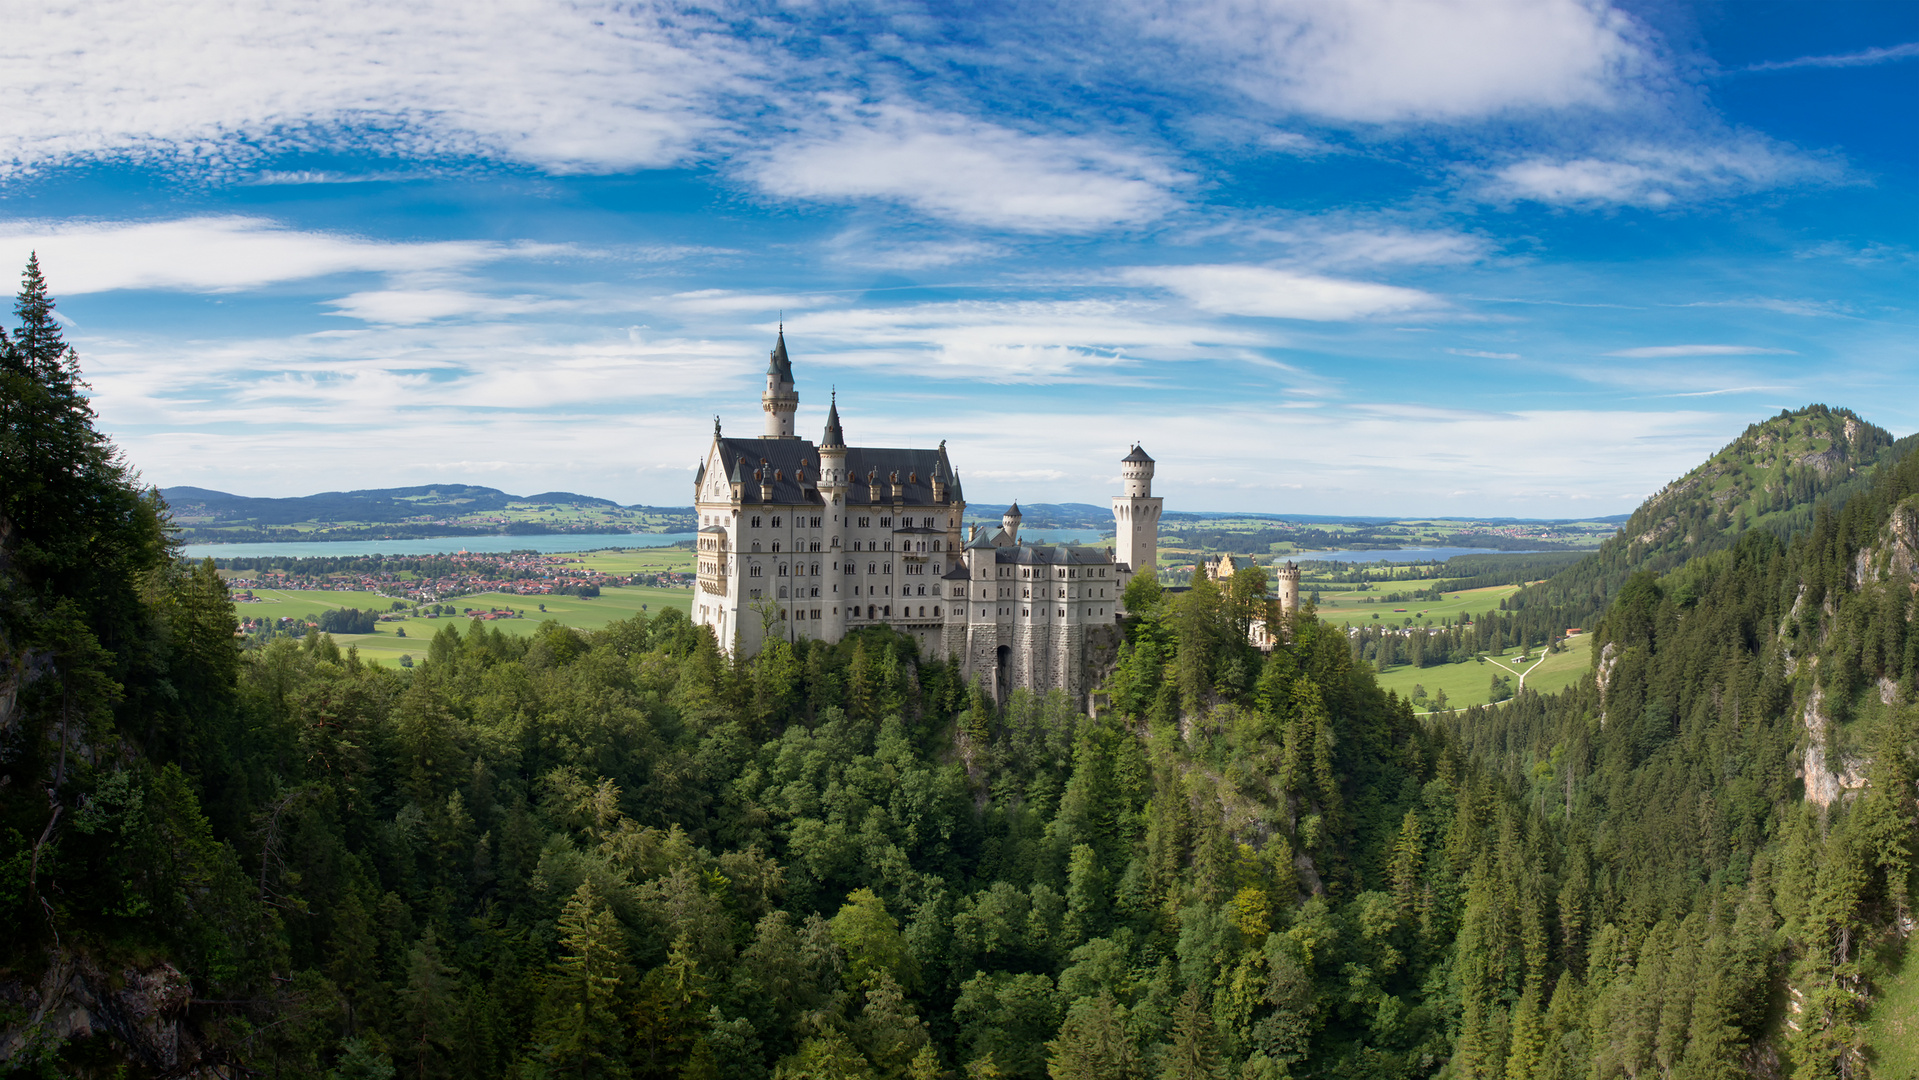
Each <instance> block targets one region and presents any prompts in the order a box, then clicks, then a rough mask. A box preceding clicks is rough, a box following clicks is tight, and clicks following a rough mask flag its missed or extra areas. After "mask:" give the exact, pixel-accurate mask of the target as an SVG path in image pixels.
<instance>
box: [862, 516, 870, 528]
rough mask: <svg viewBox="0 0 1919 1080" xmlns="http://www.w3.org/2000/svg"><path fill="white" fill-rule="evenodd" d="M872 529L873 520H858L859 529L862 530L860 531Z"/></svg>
mask: <svg viewBox="0 0 1919 1080" xmlns="http://www.w3.org/2000/svg"><path fill="white" fill-rule="evenodd" d="M872 527H873V519H872V518H861V519H860V528H862V529H870V528H872Z"/></svg>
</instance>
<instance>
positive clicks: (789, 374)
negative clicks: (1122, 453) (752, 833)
mask: <svg viewBox="0 0 1919 1080" xmlns="http://www.w3.org/2000/svg"><path fill="white" fill-rule="evenodd" d="M799 401H800V398H799V392H798V390H797V388H796V387H795V384H794V381H793V366H792V363H791V361H790V360H789V359H788V357H787V354H786V335H785V332H784V330H783V329H782V331H781V332H780V335H779V337H778V338H777V339H776V343H775V344H774V346H773V351H772V354H771V356H770V357H769V359H768V363H767V368H766V389H765V391H764V392H763V393H762V394H761V396H760V406H761V411H762V412H763V413H764V414H765V429H764V431H763V433H762V434H760V435H759V436H758V437H755V438H736V437H731V436H726V435H723V434H722V433H721V429H720V422H719V419H718V418H717V417H715V418H714V421H713V441H712V444H711V445H710V446H709V447H708V448H707V451H706V455H705V457H704V458H703V459H702V461H701V463H700V467H699V471H698V474H697V475H696V477H695V478H694V505H695V512H696V513H697V514H698V515H699V521H700V531H699V541H698V570H699V573H698V585H697V586H696V588H695V592H694V599H693V618H694V621H696V622H698V623H699V624H700V625H702V626H710V627H712V628H713V633H714V634H715V635H716V636H717V637H718V638H719V641H720V644H721V647H722V648H725V649H727V650H728V651H729V652H731V651H734V650H738V651H739V652H740V653H741V654H742V655H747V656H751V655H754V654H756V653H758V652H759V650H760V649H761V648H762V647H764V645H765V644H766V643H767V642H768V641H769V640H777V639H779V638H786V639H787V640H797V639H799V638H811V639H814V640H817V641H827V642H833V641H838V640H840V638H841V637H843V636H844V635H845V634H846V633H847V632H848V631H851V630H857V629H860V628H862V627H867V626H888V627H891V628H892V629H894V630H896V631H898V632H900V633H903V634H910V635H912V636H913V637H914V638H915V639H916V640H918V642H919V644H920V647H921V650H922V651H923V652H924V653H926V654H928V655H931V656H937V657H957V658H958V659H959V660H960V663H961V666H962V669H963V671H964V673H965V675H966V677H967V679H968V680H969V681H972V680H976V679H977V680H984V681H985V682H986V684H987V686H988V689H989V690H990V691H991V692H992V693H993V695H994V697H995V698H996V699H999V700H1004V699H1005V695H1006V694H1007V693H1008V692H1010V691H1012V690H1014V689H1026V690H1031V691H1034V692H1045V691H1047V690H1053V689H1059V690H1064V691H1066V692H1067V693H1069V694H1074V695H1077V694H1078V693H1079V692H1080V690H1081V689H1082V688H1083V687H1084V686H1085V685H1086V683H1087V682H1088V677H1089V675H1090V673H1089V672H1088V671H1086V670H1085V669H1086V667H1087V666H1088V665H1089V664H1090V663H1092V662H1093V660H1092V658H1093V657H1094V656H1095V655H1097V654H1099V653H1101V652H1104V651H1105V650H1106V649H1108V648H1109V647H1110V646H1111V645H1113V644H1115V643H1116V641H1117V629H1116V624H1117V621H1118V616H1119V614H1120V598H1121V596H1122V595H1123V594H1124V593H1125V590H1126V584H1127V582H1128V581H1129V580H1131V577H1132V574H1133V572H1134V570H1135V568H1139V569H1141V570H1144V571H1145V572H1147V573H1153V572H1156V567H1157V561H1158V551H1159V517H1160V504H1161V500H1160V499H1159V498H1157V497H1155V496H1154V495H1153V459H1152V458H1151V457H1149V456H1147V454H1146V451H1144V450H1142V449H1140V448H1139V447H1137V446H1135V447H1133V450H1132V452H1131V453H1129V454H1128V455H1127V456H1126V457H1125V458H1124V459H1123V460H1122V461H1121V475H1122V479H1123V485H1124V490H1123V493H1122V494H1120V495H1118V496H1116V497H1114V499H1113V517H1114V521H1115V523H1116V526H1117V530H1118V531H1117V537H1116V541H1115V548H1114V549H1095V548H1089V547H1083V546H1080V545H1075V544H1031V543H1026V542H1023V541H1021V539H1020V535H1019V530H1020V518H1021V514H1020V510H1019V504H1018V503H1014V504H1013V505H1012V506H1011V507H1009V508H1008V509H1007V511H1006V513H1005V515H1004V516H1003V517H1002V518H1001V521H1000V527H999V528H997V529H994V528H992V527H990V526H985V527H976V528H974V529H973V530H972V531H971V533H970V534H968V533H967V532H966V531H965V530H964V517H965V512H966V497H965V495H964V493H963V491H962V488H961V486H960V478H959V473H958V471H957V470H955V469H954V468H953V463H952V461H951V460H950V459H949V458H948V457H947V454H946V444H945V443H944V442H941V443H940V445H939V447H938V448H937V449H932V450H923V449H910V450H908V449H890V448H874V447H849V446H847V445H846V436H845V432H844V431H843V430H842V429H841V426H840V412H839V400H838V395H835V396H834V399H833V401H832V404H831V405H830V407H829V408H828V410H827V414H826V429H825V431H824V433H823V434H822V435H821V438H820V441H819V443H818V444H817V445H815V444H814V443H812V442H811V441H809V440H806V439H802V438H800V437H799V436H798V435H797V434H796V433H795V431H794V414H795V412H797V411H798V409H799Z"/></svg>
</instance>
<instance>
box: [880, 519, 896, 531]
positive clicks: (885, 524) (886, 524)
mask: <svg viewBox="0 0 1919 1080" xmlns="http://www.w3.org/2000/svg"><path fill="white" fill-rule="evenodd" d="M892 527H893V519H892V518H890V517H883V518H881V519H880V528H882V529H890V528H892Z"/></svg>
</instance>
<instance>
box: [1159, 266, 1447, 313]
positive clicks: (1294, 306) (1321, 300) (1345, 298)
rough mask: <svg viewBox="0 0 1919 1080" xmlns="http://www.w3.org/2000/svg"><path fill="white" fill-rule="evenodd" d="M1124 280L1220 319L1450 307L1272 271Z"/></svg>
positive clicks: (1395, 289) (1224, 269) (1188, 271)
mask: <svg viewBox="0 0 1919 1080" xmlns="http://www.w3.org/2000/svg"><path fill="white" fill-rule="evenodd" d="M1122 277H1123V278H1124V279H1125V280H1127V281H1131V282H1134V283H1136V284H1140V285H1151V286H1156V287H1158V288H1162V289H1166V290H1168V291H1170V292H1173V293H1176V294H1178V295H1179V296H1181V297H1184V298H1185V299H1186V301H1187V302H1188V303H1190V304H1192V305H1193V306H1194V307H1196V308H1198V309H1199V310H1201V311H1207V312H1212V313H1214V314H1217V315H1251V316H1256V317H1261V318H1269V319H1305V320H1310V321H1313V322H1345V321H1350V320H1354V319H1365V318H1370V317H1372V316H1375V315H1390V314H1398V313H1402V312H1408V311H1427V310H1432V309H1435V308H1440V307H1444V306H1445V304H1444V302H1443V301H1441V300H1440V299H1439V298H1438V297H1436V296H1434V295H1432V294H1431V293H1428V292H1423V291H1421V290H1419V289H1407V288H1402V287H1400V286H1397V285H1379V284H1375V283H1373V282H1369V281H1352V280H1347V279H1344V278H1332V277H1323V276H1320V275H1317V274H1303V273H1298V272H1295V271H1292V270H1281V269H1275V268H1273V267H1267V266H1239V265H1224V266H1140V267H1134V268H1133V269H1130V270H1127V271H1126V272H1125V273H1124V274H1123V275H1122Z"/></svg>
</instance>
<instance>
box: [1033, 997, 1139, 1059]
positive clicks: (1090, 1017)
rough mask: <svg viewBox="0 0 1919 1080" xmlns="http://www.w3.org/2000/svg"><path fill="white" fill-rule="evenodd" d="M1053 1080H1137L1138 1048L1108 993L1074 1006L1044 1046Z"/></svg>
mask: <svg viewBox="0 0 1919 1080" xmlns="http://www.w3.org/2000/svg"><path fill="white" fill-rule="evenodd" d="M1046 1050H1047V1058H1046V1074H1047V1075H1048V1076H1050V1077H1052V1080H1136V1078H1138V1077H1139V1076H1141V1075H1142V1069H1141V1067H1140V1060H1139V1048H1138V1047H1137V1046H1136V1045H1135V1044H1134V1042H1133V1035H1132V1033H1131V1032H1130V1031H1128V1030H1127V1029H1126V1009H1125V1008H1124V1007H1122V1006H1121V1005H1120V1004H1119V1002H1118V1001H1116V1000H1114V998H1113V995H1112V994H1110V993H1101V994H1100V995H1099V996H1098V997H1096V998H1094V999H1093V1000H1091V1001H1083V1002H1080V1003H1079V1004H1077V1005H1075V1006H1074V1007H1073V1009H1072V1011H1070V1012H1068V1013H1067V1014H1066V1022H1065V1023H1064V1024H1061V1025H1060V1029H1059V1036H1058V1037H1057V1038H1055V1039H1054V1040H1053V1041H1051V1042H1049V1043H1047V1044H1046Z"/></svg>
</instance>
